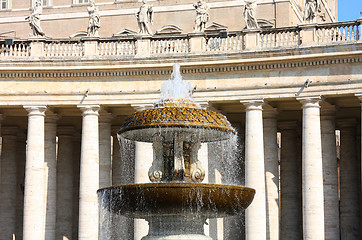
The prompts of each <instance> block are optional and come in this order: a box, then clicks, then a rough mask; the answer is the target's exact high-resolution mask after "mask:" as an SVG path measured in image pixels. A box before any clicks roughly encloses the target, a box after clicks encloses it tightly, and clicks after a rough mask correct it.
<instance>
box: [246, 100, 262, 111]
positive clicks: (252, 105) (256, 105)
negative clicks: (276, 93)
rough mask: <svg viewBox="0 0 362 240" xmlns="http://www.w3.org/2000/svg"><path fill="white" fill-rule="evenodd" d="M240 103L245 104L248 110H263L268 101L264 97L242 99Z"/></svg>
mask: <svg viewBox="0 0 362 240" xmlns="http://www.w3.org/2000/svg"><path fill="white" fill-rule="evenodd" d="M240 103H241V104H243V105H244V106H245V110H246V111H250V110H263V105H264V104H265V103H266V101H265V100H264V99H251V100H240Z"/></svg>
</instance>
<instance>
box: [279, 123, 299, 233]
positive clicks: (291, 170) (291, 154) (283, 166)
mask: <svg viewBox="0 0 362 240" xmlns="http://www.w3.org/2000/svg"><path fill="white" fill-rule="evenodd" d="M297 129H298V126H297V122H296V121H285V122H279V130H280V131H281V157H280V187H281V199H280V201H281V212H280V213H281V218H280V221H281V222H280V240H299V239H302V185H301V182H302V177H301V174H300V173H301V171H300V170H299V169H300V168H301V162H300V158H299V157H298V155H297V154H298V152H300V151H298V147H300V145H299V144H298V132H297Z"/></svg>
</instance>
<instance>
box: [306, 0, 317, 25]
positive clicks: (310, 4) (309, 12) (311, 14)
mask: <svg viewBox="0 0 362 240" xmlns="http://www.w3.org/2000/svg"><path fill="white" fill-rule="evenodd" d="M317 10H318V1H317V0H306V1H305V6H304V22H305V23H315V22H316V20H317Z"/></svg>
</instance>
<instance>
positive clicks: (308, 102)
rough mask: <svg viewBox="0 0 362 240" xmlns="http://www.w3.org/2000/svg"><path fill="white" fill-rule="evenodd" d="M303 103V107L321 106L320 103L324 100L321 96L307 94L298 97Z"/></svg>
mask: <svg viewBox="0 0 362 240" xmlns="http://www.w3.org/2000/svg"><path fill="white" fill-rule="evenodd" d="M297 100H298V101H299V102H300V103H301V104H302V108H303V109H304V108H320V103H321V101H322V100H323V98H322V97H321V96H306V97H300V98H297Z"/></svg>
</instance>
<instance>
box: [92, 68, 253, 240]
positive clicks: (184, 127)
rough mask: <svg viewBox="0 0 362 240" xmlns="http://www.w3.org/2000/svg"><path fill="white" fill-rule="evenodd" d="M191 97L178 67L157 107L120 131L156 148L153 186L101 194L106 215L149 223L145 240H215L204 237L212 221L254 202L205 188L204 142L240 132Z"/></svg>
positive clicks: (224, 188) (227, 189) (237, 192)
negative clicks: (199, 153)
mask: <svg viewBox="0 0 362 240" xmlns="http://www.w3.org/2000/svg"><path fill="white" fill-rule="evenodd" d="M191 95H192V87H191V84H190V83H188V82H185V81H183V80H182V76H181V74H180V65H179V64H174V67H173V73H172V75H171V79H170V80H168V81H166V82H164V83H163V84H162V87H161V98H160V100H159V102H158V103H156V104H155V107H154V108H152V109H147V110H142V111H137V112H135V113H134V114H132V115H131V116H130V117H128V119H127V120H126V121H125V123H124V124H123V126H122V127H121V129H120V130H119V132H118V136H119V137H122V138H125V139H129V140H132V141H141V142H150V143H152V147H153V162H152V166H151V167H150V169H149V171H148V176H149V179H150V181H151V183H141V184H125V185H119V186H112V187H109V188H103V189H100V190H98V196H99V202H100V203H101V208H102V209H103V210H104V209H106V212H109V213H111V214H117V215H122V216H126V217H128V218H139V219H145V220H147V221H148V223H149V232H148V235H147V236H145V237H143V238H142V240H166V239H177V240H186V239H189V240H190V239H192V240H206V239H207V240H210V239H211V238H210V237H208V236H205V234H204V224H205V221H206V220H207V219H210V218H220V217H227V216H232V215H235V214H238V213H240V212H241V211H242V210H243V209H245V208H246V207H247V206H249V204H250V203H251V201H252V200H253V198H254V194H255V190H254V189H251V188H247V187H243V186H237V185H225V184H210V183H202V181H203V180H204V178H205V170H204V169H203V167H202V164H201V162H200V161H199V160H198V151H199V149H200V146H201V143H204V142H216V141H223V140H226V139H228V138H230V136H231V135H233V134H235V130H234V129H233V128H232V127H231V125H230V123H229V122H228V121H227V119H226V117H225V116H224V115H222V114H220V113H218V112H214V111H210V110H206V109H202V108H200V107H199V106H198V105H197V104H196V103H194V102H193V100H192V97H191ZM115 239H122V238H121V237H119V238H115Z"/></svg>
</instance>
